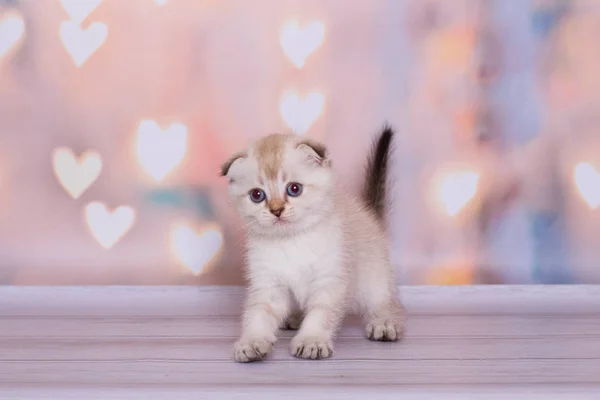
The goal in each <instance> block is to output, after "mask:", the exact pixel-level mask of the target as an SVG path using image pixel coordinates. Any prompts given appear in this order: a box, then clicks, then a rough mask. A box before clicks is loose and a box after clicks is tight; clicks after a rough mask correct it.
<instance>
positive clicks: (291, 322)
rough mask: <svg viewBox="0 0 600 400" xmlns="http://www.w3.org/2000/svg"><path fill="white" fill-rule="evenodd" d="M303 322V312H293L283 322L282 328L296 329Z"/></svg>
mask: <svg viewBox="0 0 600 400" xmlns="http://www.w3.org/2000/svg"><path fill="white" fill-rule="evenodd" d="M301 324H302V313H293V314H291V315H290V316H289V317H287V318H286V319H285V320H284V321H283V323H282V324H281V329H283V330H290V331H296V330H298V328H300V325H301Z"/></svg>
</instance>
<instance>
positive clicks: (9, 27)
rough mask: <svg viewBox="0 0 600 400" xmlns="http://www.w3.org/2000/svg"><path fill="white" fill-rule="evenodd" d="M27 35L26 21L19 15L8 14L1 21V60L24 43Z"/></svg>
mask: <svg viewBox="0 0 600 400" xmlns="http://www.w3.org/2000/svg"><path fill="white" fill-rule="evenodd" d="M24 33H25V21H23V18H22V17H21V16H20V15H19V14H17V13H6V14H5V15H4V17H3V18H1V19H0V58H2V57H4V56H5V55H7V54H8V53H9V51H10V50H12V49H14V48H15V46H16V45H17V43H19V42H20V41H22V39H23V37H24Z"/></svg>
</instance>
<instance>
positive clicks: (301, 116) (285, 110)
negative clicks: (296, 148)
mask: <svg viewBox="0 0 600 400" xmlns="http://www.w3.org/2000/svg"><path fill="white" fill-rule="evenodd" d="M324 105H325V96H323V94H321V93H319V92H313V93H310V94H308V95H307V96H306V97H305V98H304V99H300V97H299V96H298V94H297V93H296V92H287V93H286V94H284V95H283V97H282V99H281V103H280V104H279V113H280V114H281V117H282V118H283V120H284V121H285V123H286V124H287V126H289V127H290V129H292V131H294V132H295V133H297V134H299V135H302V134H304V133H306V132H307V131H308V130H309V129H310V127H311V126H312V124H313V123H314V122H315V121H316V120H317V118H319V116H320V115H321V113H322V112H323V107H324Z"/></svg>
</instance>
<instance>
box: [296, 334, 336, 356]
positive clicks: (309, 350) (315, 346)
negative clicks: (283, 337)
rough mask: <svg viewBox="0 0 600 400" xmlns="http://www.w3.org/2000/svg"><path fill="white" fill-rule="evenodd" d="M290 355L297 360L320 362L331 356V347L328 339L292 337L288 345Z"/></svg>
mask: <svg viewBox="0 0 600 400" xmlns="http://www.w3.org/2000/svg"><path fill="white" fill-rule="evenodd" d="M290 354H291V355H293V356H294V357H298V358H306V359H310V360H321V359H323V358H329V357H331V356H332V355H333V345H332V343H331V339H330V338H329V337H319V336H304V337H298V336H296V337H294V338H293V339H292V342H291V344H290Z"/></svg>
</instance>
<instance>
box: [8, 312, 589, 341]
mask: <svg viewBox="0 0 600 400" xmlns="http://www.w3.org/2000/svg"><path fill="white" fill-rule="evenodd" d="M0 326H1V327H2V329H0V339H1V338H53V337H56V338H99V337H109V338H110V337H132V338H137V337H147V338H153V337H173V338H198V337H223V338H236V337H237V336H238V335H239V332H240V318H239V316H224V317H202V316H200V317H176V318H166V317H160V318H151V317H129V318H127V317H118V318H114V317H64V316H59V317H40V318H34V317H0ZM40 326H43V329H40ZM291 335H293V332H289V331H287V332H285V331H284V332H281V333H280V336H281V337H290V336H291ZM407 335H408V336H410V337H463V338H468V337H474V338H477V337H490V338H494V337H502V338H504V337H509V338H510V337H538V336H542V337H553V336H596V337H599V338H600V317H597V316H573V317H568V316H561V317H557V316H550V315H548V316H483V315H481V316H460V315H456V316H443V315H442V316H437V315H412V316H411V317H410V319H409V322H408V325H407ZM339 336H341V337H355V338H362V337H363V336H364V331H363V326H362V324H361V323H360V321H357V320H353V319H350V320H347V321H346V322H345V323H344V326H343V327H342V330H341V331H340V334H339Z"/></svg>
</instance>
